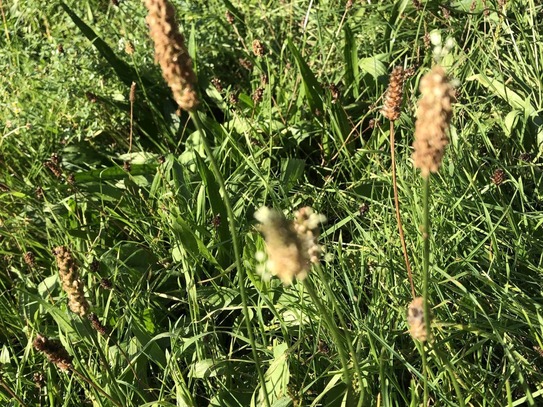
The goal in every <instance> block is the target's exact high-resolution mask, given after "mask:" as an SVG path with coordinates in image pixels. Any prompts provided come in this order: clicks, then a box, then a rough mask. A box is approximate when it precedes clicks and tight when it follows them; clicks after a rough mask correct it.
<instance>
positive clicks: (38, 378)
mask: <svg viewBox="0 0 543 407" xmlns="http://www.w3.org/2000/svg"><path fill="white" fill-rule="evenodd" d="M32 381H33V382H34V384H35V385H36V387H37V388H39V389H41V388H42V387H43V385H44V384H45V377H43V373H41V372H36V373H34V375H33V376H32Z"/></svg>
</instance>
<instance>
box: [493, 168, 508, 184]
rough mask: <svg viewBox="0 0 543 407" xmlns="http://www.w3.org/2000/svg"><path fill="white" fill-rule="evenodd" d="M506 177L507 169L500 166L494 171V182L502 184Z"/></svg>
mask: <svg viewBox="0 0 543 407" xmlns="http://www.w3.org/2000/svg"><path fill="white" fill-rule="evenodd" d="M505 178H506V174H505V171H504V170H502V169H501V168H498V169H497V170H496V171H494V174H492V178H491V180H492V183H493V184H494V185H496V186H498V187H499V186H500V185H501V184H503V181H505Z"/></svg>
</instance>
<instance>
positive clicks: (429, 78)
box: [413, 66, 454, 177]
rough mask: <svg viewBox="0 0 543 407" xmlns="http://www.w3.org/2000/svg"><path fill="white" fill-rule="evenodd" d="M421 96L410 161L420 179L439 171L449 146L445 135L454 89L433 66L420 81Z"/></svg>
mask: <svg viewBox="0 0 543 407" xmlns="http://www.w3.org/2000/svg"><path fill="white" fill-rule="evenodd" d="M420 92H421V95H422V97H421V99H420V101H419V107H418V111H417V122H416V124H415V142H414V143H413V147H414V149H415V151H414V152H413V161H414V163H415V167H416V168H420V170H421V174H422V176H423V177H428V176H429V175H430V173H432V172H437V171H438V170H439V166H440V165H441V161H442V160H443V154H444V153H445V147H446V146H447V144H448V143H449V138H448V137H447V134H446V131H447V129H448V128H449V124H450V121H451V117H452V103H453V101H454V89H453V87H452V86H451V84H450V83H449V81H448V79H447V76H446V75H445V71H444V70H443V68H442V67H440V66H435V67H434V68H433V69H432V70H431V71H430V72H428V73H427V74H426V75H424V77H423V78H422V79H421V81H420Z"/></svg>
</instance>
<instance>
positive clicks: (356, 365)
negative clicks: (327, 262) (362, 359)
mask: <svg viewBox="0 0 543 407" xmlns="http://www.w3.org/2000/svg"><path fill="white" fill-rule="evenodd" d="M315 269H316V270H317V274H318V276H319V279H320V280H321V282H322V283H323V285H324V289H325V290H326V295H328V298H329V299H330V301H331V302H332V303H333V307H334V309H336V310H337V312H336V315H337V316H338V318H339V323H340V324H341V327H342V328H343V331H344V332H345V338H346V340H347V347H348V348H349V352H350V354H351V355H352V358H353V366H354V371H355V373H356V375H357V376H358V380H359V382H362V371H361V370H360V364H359V363H358V356H357V355H358V354H357V352H356V350H355V348H354V346H353V342H352V339H351V335H350V334H349V330H348V328H347V324H346V323H345V319H344V318H343V315H342V314H341V312H340V311H339V307H338V304H337V301H336V297H335V296H334V293H333V291H332V289H331V288H330V285H329V284H328V281H327V280H326V277H325V276H324V273H323V272H322V267H321V266H320V265H319V264H317V265H316V266H315ZM360 392H361V394H360V398H359V399H358V407H361V406H362V404H363V402H364V391H363V389H362V386H360Z"/></svg>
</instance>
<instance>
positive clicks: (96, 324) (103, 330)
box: [89, 312, 109, 336]
mask: <svg viewBox="0 0 543 407" xmlns="http://www.w3.org/2000/svg"><path fill="white" fill-rule="evenodd" d="M89 321H90V322H91V325H92V327H93V328H94V330H95V331H96V332H98V333H99V334H100V335H102V336H107V335H108V334H109V329H108V328H107V327H106V326H104V325H102V323H101V322H100V320H99V319H98V316H97V315H96V314H95V313H94V312H91V313H90V314H89Z"/></svg>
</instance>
